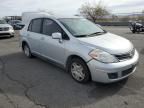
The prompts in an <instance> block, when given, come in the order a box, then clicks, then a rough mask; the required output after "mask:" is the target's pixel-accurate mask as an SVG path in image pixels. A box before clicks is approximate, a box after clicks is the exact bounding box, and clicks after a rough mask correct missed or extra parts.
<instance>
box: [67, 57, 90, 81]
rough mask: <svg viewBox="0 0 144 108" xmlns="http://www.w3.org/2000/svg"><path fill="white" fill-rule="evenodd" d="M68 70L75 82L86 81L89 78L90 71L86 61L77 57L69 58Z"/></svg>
mask: <svg viewBox="0 0 144 108" xmlns="http://www.w3.org/2000/svg"><path fill="white" fill-rule="evenodd" d="M68 70H69V72H70V74H71V76H72V77H73V79H75V80H76V81H77V82H80V83H86V82H88V81H89V80H90V72H89V69H88V67H87V65H86V63H85V62H84V61H83V60H82V59H79V58H74V59H72V60H71V62H70V64H69V67H68Z"/></svg>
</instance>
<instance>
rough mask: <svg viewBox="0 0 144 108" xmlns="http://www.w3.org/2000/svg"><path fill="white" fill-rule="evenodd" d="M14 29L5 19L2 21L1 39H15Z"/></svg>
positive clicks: (0, 26)
mask: <svg viewBox="0 0 144 108" xmlns="http://www.w3.org/2000/svg"><path fill="white" fill-rule="evenodd" d="M14 34H15V32H14V29H13V27H12V26H11V25H9V24H7V22H6V21H5V20H3V19H0V37H14Z"/></svg>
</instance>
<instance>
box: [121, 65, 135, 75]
mask: <svg viewBox="0 0 144 108" xmlns="http://www.w3.org/2000/svg"><path fill="white" fill-rule="evenodd" d="M135 67H136V65H134V66H132V67H131V68H129V69H127V70H124V71H122V77H123V76H126V75H128V74H130V73H131V72H133V70H134V68H135Z"/></svg>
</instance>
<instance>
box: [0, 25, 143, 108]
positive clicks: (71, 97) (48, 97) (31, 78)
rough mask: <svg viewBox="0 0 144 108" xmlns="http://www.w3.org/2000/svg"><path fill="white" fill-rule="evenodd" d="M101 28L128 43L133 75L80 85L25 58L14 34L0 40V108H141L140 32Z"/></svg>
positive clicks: (41, 62)
mask: <svg viewBox="0 0 144 108" xmlns="http://www.w3.org/2000/svg"><path fill="white" fill-rule="evenodd" d="M104 28H105V29H106V30H107V31H109V32H112V33H115V34H117V35H121V36H123V37H125V38H127V39H129V40H130V41H132V43H133V44H134V46H135V47H136V49H137V50H138V52H139V54H140V60H139V64H138V66H137V70H136V72H135V73H134V74H133V75H131V76H130V77H129V78H128V79H125V80H123V81H120V82H117V83H113V84H100V83H96V82H90V83H88V84H80V83H77V82H76V81H74V80H73V79H72V78H71V76H70V75H69V74H68V73H66V72H65V71H64V70H63V69H61V68H59V67H57V66H55V65H53V64H51V63H49V62H47V61H44V60H41V59H39V58H33V59H29V58H27V57H26V56H25V55H24V54H23V53H22V51H21V49H20V47H19V33H18V31H16V36H15V37H14V38H0V108H143V107H144V33H139V34H132V33H131V32H130V30H129V29H128V28H127V27H104Z"/></svg>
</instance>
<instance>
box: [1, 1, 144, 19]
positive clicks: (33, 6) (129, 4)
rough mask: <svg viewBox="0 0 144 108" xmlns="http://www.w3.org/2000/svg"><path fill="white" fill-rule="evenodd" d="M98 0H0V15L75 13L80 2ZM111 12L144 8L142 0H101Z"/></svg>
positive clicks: (126, 11)
mask: <svg viewBox="0 0 144 108" xmlns="http://www.w3.org/2000/svg"><path fill="white" fill-rule="evenodd" d="M86 2H90V3H98V2H99V0H0V17H3V16H10V15H21V14H22V12H27V11H40V10H46V11H50V12H57V13H65V14H77V13H78V9H79V8H80V7H81V5H82V4H84V3H86ZM101 2H102V3H103V5H105V6H106V7H107V8H108V9H109V11H110V12H111V13H115V14H117V13H133V12H141V11H142V10H144V0H101Z"/></svg>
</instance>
